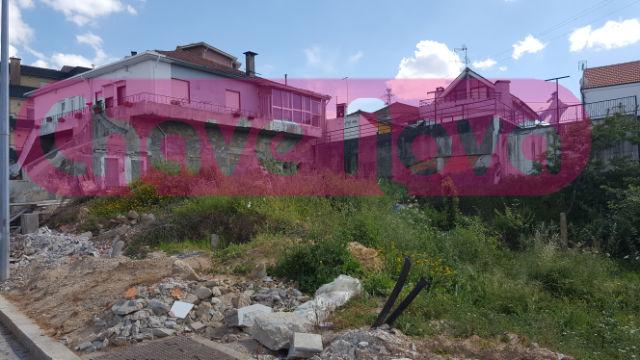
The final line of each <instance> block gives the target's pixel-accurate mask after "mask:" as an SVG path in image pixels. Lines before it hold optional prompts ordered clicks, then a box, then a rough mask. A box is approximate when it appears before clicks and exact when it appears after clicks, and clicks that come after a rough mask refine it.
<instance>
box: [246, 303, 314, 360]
mask: <svg viewBox="0 0 640 360" xmlns="http://www.w3.org/2000/svg"><path fill="white" fill-rule="evenodd" d="M312 328H313V323H312V322H311V321H309V320H308V319H306V318H304V317H301V316H299V315H296V314H294V313H286V312H277V313H260V314H256V316H255V318H254V324H253V326H251V327H250V328H249V333H250V334H251V336H252V337H253V338H254V339H256V340H257V341H258V342H260V343H261V344H262V345H264V346H266V347H267V348H269V349H271V350H274V351H277V350H280V349H286V348H288V347H289V341H290V340H291V337H292V336H293V333H295V332H309V331H310V330H311V329H312Z"/></svg>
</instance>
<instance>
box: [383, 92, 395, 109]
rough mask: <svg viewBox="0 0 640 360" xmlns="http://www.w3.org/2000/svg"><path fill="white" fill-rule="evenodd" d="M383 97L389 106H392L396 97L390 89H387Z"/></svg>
mask: <svg viewBox="0 0 640 360" xmlns="http://www.w3.org/2000/svg"><path fill="white" fill-rule="evenodd" d="M382 96H384V102H385V104H387V105H391V102H392V101H393V97H394V96H395V95H394V94H393V93H392V92H391V89H390V88H386V89H385V90H384V95H382Z"/></svg>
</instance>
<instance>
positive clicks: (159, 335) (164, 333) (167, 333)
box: [151, 328, 176, 338]
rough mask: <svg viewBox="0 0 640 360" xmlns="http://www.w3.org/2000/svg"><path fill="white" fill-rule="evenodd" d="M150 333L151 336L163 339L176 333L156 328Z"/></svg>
mask: <svg viewBox="0 0 640 360" xmlns="http://www.w3.org/2000/svg"><path fill="white" fill-rule="evenodd" d="M151 333H152V334H153V336H155V337H157V338H164V337H167V336H173V334H175V333H176V332H175V331H174V330H171V329H167V328H157V329H151Z"/></svg>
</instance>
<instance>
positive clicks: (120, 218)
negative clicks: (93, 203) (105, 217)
mask: <svg viewBox="0 0 640 360" xmlns="http://www.w3.org/2000/svg"><path fill="white" fill-rule="evenodd" d="M115 221H116V222H119V223H121V224H126V223H128V222H129V219H127V217H126V216H124V215H118V216H116V218H115Z"/></svg>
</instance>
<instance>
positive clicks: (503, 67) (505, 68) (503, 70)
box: [498, 66, 509, 72]
mask: <svg viewBox="0 0 640 360" xmlns="http://www.w3.org/2000/svg"><path fill="white" fill-rule="evenodd" d="M508 69H509V68H507V67H506V66H500V67H499V68H498V70H500V71H502V72H505V71H507V70H508Z"/></svg>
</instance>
